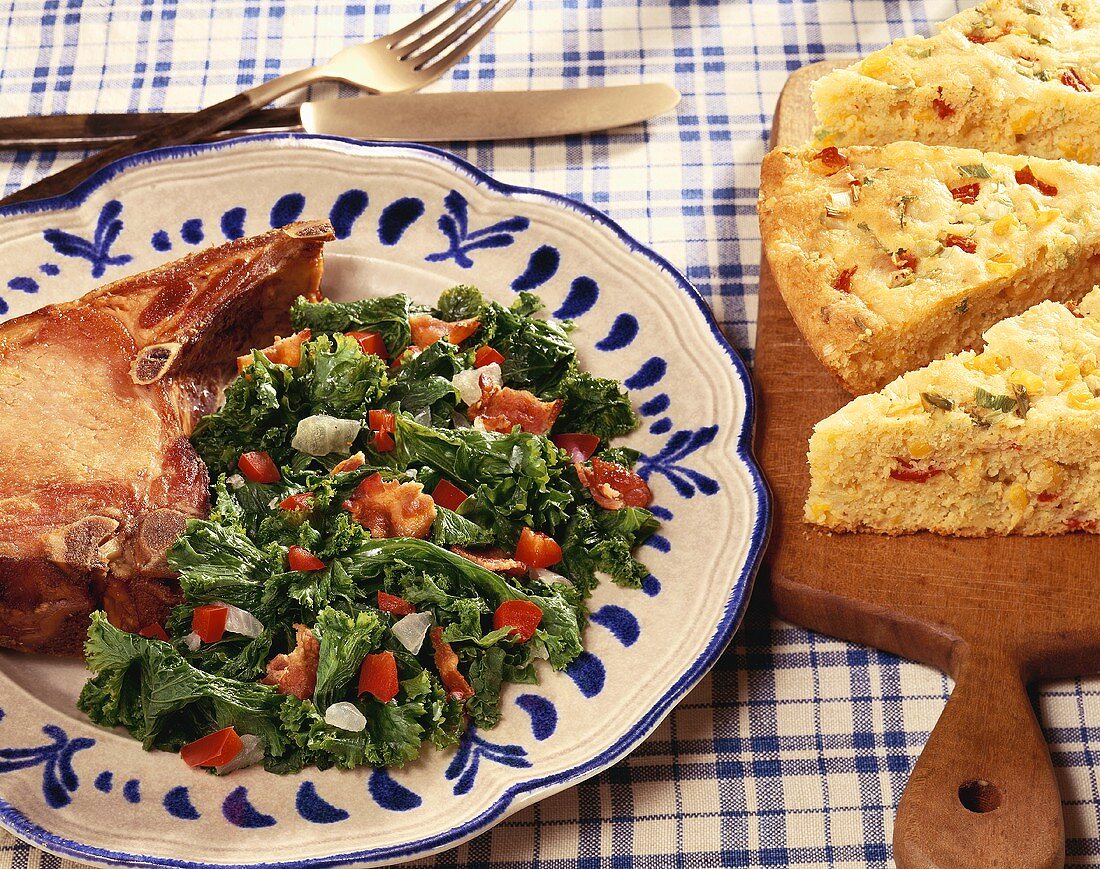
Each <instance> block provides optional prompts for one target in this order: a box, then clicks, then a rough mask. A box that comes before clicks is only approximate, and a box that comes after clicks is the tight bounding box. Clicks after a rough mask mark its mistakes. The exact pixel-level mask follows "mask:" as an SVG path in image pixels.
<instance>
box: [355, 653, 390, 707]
mask: <svg viewBox="0 0 1100 869" xmlns="http://www.w3.org/2000/svg"><path fill="white" fill-rule="evenodd" d="M398 687H399V685H398V682H397V659H396V658H394V656H393V652H390V651H385V652H378V653H377V654H375V655H367V657H365V658H364V659H363V663H362V665H361V666H360V667H359V696H360V697H362V696H363V695H364V694H372V695H374V697H376V698H377V699H378V700H380V701H381V702H383V703H389V702H390V701H391V700H392V699H393V698H394V697H396V696H397V689H398Z"/></svg>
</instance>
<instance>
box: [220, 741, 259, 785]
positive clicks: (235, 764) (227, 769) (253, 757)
mask: <svg viewBox="0 0 1100 869" xmlns="http://www.w3.org/2000/svg"><path fill="white" fill-rule="evenodd" d="M263 759H264V741H263V739H261V738H260V737H259V736H254V735H253V734H251V733H242V734H241V750H240V751H238V752H237V756H236V757H234V758H233V759H232V760H231V761H229V762H228V763H223V764H222V765H221V766H216V767H214V772H216V773H217V774H218V775H228V774H229V773H231V772H233V770H236V769H244V768H245V767H246V766H252V765H253V764H257V763H259V762H260V761H261V760H263Z"/></svg>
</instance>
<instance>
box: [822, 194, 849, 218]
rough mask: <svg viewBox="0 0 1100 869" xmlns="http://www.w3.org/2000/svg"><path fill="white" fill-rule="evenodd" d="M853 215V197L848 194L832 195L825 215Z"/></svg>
mask: <svg viewBox="0 0 1100 869" xmlns="http://www.w3.org/2000/svg"><path fill="white" fill-rule="evenodd" d="M851 213H852V197H851V196H850V195H848V194H847V193H844V192H840V193H830V194H829V201H828V203H826V205H825V214H826V215H828V216H829V217H847V216H848V215H849V214H851Z"/></svg>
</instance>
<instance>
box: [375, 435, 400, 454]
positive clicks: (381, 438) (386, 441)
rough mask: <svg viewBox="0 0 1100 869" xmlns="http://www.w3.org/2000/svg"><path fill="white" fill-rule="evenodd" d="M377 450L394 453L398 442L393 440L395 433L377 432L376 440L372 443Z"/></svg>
mask: <svg viewBox="0 0 1100 869" xmlns="http://www.w3.org/2000/svg"><path fill="white" fill-rule="evenodd" d="M372 446H373V447H374V449H375V451H376V452H379V453H392V452H393V448H394V447H395V446H396V443H395V442H394V440H393V435H392V434H390V433H389V432H388V431H380V432H375V434H374V441H373V443H372Z"/></svg>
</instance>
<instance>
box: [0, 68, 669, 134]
mask: <svg viewBox="0 0 1100 869" xmlns="http://www.w3.org/2000/svg"><path fill="white" fill-rule="evenodd" d="M679 101H680V94H679V92H678V91H677V90H676V89H675V88H673V87H671V86H669V85H667V84H642V85H623V86H619V87H597V88H570V89H568V90H538V91H475V92H470V93H467V92H462V93H447V94H393V95H383V96H373V97H356V98H352V99H339V100H318V101H315V102H310V103H303V104H302V105H300V106H293V107H291V106H287V107H283V108H277V109H263V110H261V111H258V112H253V113H251V114H249V115H247V116H245V117H244V118H241V120H240V121H239V122H238V123H237V124H234V125H231V126H229V127H227V128H226V129H225V130H223V131H221V134H219V136H221V135H237V136H240V135H243V134H245V133H250V132H269V131H298V130H302V129H304V130H305V131H306V132H309V133H324V134H326V135H332V136H348V137H350V138H359V139H375V140H382V141H396V142H455V141H464V142H469V141H484V140H495V141H500V140H504V139H529V138H537V137H540V136H566V135H571V134H573V133H591V132H595V131H597V130H612V129H615V128H616V127H625V126H628V125H630V124H637V123H640V122H642V121H645V120H648V119H649V118H652V117H655V116H656V115H661V114H664V113H665V112H668V111H671V110H672V109H674V108H675V107H676V105H677V103H679ZM163 120H164V115H163V114H158V113H149V114H130V115H107V116H104V115H40V116H29V117H23V118H3V119H0V127H2V128H3V132H0V149H2V148H13V147H19V148H28V147H42V146H43V145H44V144H49V145H53V146H61V147H70V148H71V147H84V146H89V145H90V146H92V147H95V146H96V145H97V144H100V143H102V141H103V139H104V138H105V137H109V136H115V137H116V138H121V136H118V135H117V131H118V130H119V129H120V128H121V129H125V130H127V131H128V132H129V135H135V134H140V133H143V132H145V131H147V130H148V129H150V128H151V127H152V126H154V125H156V124H157V123H158V122H159V123H163Z"/></svg>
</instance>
